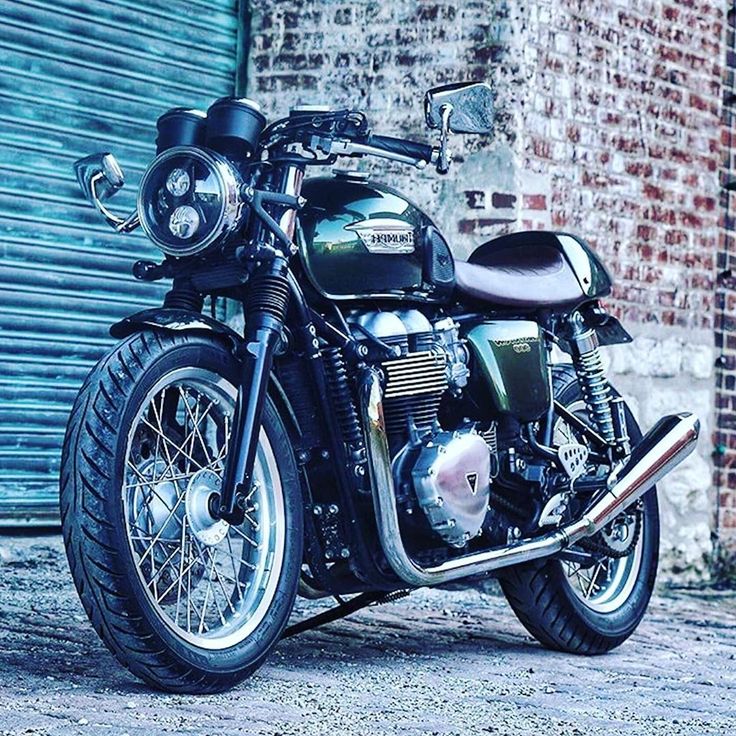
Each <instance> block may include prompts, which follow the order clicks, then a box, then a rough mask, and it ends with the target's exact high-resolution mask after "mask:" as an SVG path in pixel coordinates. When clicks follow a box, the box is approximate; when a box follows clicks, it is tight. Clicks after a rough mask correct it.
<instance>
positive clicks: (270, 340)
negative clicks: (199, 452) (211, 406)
mask: <svg viewBox="0 0 736 736" xmlns="http://www.w3.org/2000/svg"><path fill="white" fill-rule="evenodd" d="M287 269H288V263H287V261H286V259H285V258H283V257H281V256H278V257H276V258H274V259H273V260H272V261H269V262H268V263H266V264H264V265H262V266H261V267H260V268H259V270H258V271H257V272H256V273H255V274H254V275H253V277H252V278H251V283H250V289H249V292H248V300H247V302H246V305H245V313H246V323H245V341H244V344H243V347H242V348H241V353H242V354H241V355H240V356H239V357H240V358H241V361H242V369H241V379H240V386H239V389H238V398H237V401H236V404H235V414H234V416H233V429H232V435H231V438H230V450H229V452H228V454H227V459H226V462H225V473H224V478H223V484H222V495H221V496H220V505H219V509H217V510H216V514H215V515H216V516H218V517H219V518H221V519H225V520H226V521H228V522H230V523H231V524H235V525H240V524H242V522H243V518H244V511H245V509H246V506H247V502H248V497H249V495H250V491H251V490H252V488H253V468H254V465H255V458H256V453H257V451H258V439H259V434H260V431H261V421H262V417H263V407H264V405H265V403H266V395H267V392H268V382H269V380H270V376H271V368H272V366H273V358H274V354H275V352H276V349H277V348H278V346H279V343H280V341H281V333H282V330H283V326H284V318H285V317H286V309H287V307H288V304H289V282H288V279H287Z"/></svg>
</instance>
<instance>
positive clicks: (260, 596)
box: [123, 367, 285, 649]
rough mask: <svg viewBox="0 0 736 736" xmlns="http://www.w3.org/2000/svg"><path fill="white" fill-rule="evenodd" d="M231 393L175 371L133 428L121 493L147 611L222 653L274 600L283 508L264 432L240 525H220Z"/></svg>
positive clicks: (223, 385)
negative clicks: (218, 513) (218, 511)
mask: <svg viewBox="0 0 736 736" xmlns="http://www.w3.org/2000/svg"><path fill="white" fill-rule="evenodd" d="M234 405H235V389H234V387H233V386H232V384H230V383H228V382H227V381H225V380H224V379H223V378H221V377H220V376H218V375H217V374H215V373H212V372H211V371H207V370H204V369H202V368H194V367H186V368H178V369H175V370H173V371H171V372H170V373H168V374H166V375H165V376H163V377H162V378H161V379H160V380H159V381H158V382H157V383H156V385H155V386H154V387H153V388H152V389H151V391H150V392H149V394H148V396H147V397H146V398H145V399H144V401H143V404H142V406H141V409H140V411H139V412H138V415H137V416H136V418H135V419H134V421H133V424H132V426H131V437H130V441H129V443H128V450H127V455H126V470H127V477H126V483H125V488H124V491H123V503H124V507H125V520H126V529H127V533H128V540H129V542H130V548H131V553H132V554H133V559H134V560H135V565H136V567H137V569H138V574H139V576H140V579H141V582H142V584H143V586H144V589H145V590H146V592H147V594H148V595H149V596H150V598H151V603H152V605H153V606H154V607H155V608H156V609H157V611H158V612H159V614H160V615H161V618H162V620H164V621H166V623H168V624H169V625H170V626H171V627H172V628H173V629H174V630H175V632H176V633H178V634H179V635H180V636H182V637H183V638H184V639H186V640H188V641H191V642H192V643H193V644H196V645H197V646H200V647H204V648H208V649H220V648H224V647H228V646H232V645H233V644H237V643H239V642H240V641H242V640H243V639H244V638H245V637H247V636H248V634H249V633H250V632H251V631H252V630H253V629H254V628H255V627H256V626H257V625H258V623H259V622H260V621H261V620H262V618H263V616H264V614H265V612H266V611H267V610H268V604H269V602H270V600H271V598H272V597H273V591H274V589H275V587H276V583H277V581H278V571H279V569H280V567H281V564H282V562H283V553H284V535H285V524H284V504H283V493H282V489H281V480H280V477H279V472H278V468H277V467H276V460H275V457H274V453H273V449H272V448H271V445H270V442H269V440H268V437H267V436H266V434H265V432H263V433H262V436H261V442H260V447H259V452H258V456H257V458H256V467H255V474H254V478H255V485H254V487H253V490H251V492H250V494H249V496H248V498H247V504H248V505H247V507H246V509H245V520H244V522H243V524H242V525H240V526H239V527H238V526H231V525H229V524H228V523H227V522H225V521H222V520H218V519H217V518H216V517H214V516H213V514H212V511H213V509H216V508H217V507H218V505H219V504H218V502H219V499H220V487H221V483H222V473H223V470H224V460H225V457H226V455H227V450H228V440H229V437H230V421H231V418H232V412H233V408H234Z"/></svg>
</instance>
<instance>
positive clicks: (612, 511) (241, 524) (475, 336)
mask: <svg viewBox="0 0 736 736" xmlns="http://www.w3.org/2000/svg"><path fill="white" fill-rule="evenodd" d="M492 101H493V100H492V92H491V89H490V88H489V87H488V86H487V85H485V84H477V83H472V84H456V85H450V86H445V87H440V88H436V89H433V90H430V91H429V92H428V93H427V95H426V98H425V113H426V120H427V124H428V125H429V127H430V128H433V129H437V130H438V131H439V145H438V146H436V147H432V146H429V145H424V144H421V143H416V142H413V141H407V140H401V139H397V138H390V137H385V136H381V135H376V134H374V133H372V132H371V129H370V127H369V125H368V121H367V119H366V116H365V115H364V114H363V113H362V112H359V111H355V110H331V109H327V108H322V107H301V108H298V109H294V110H292V111H291V112H290V114H289V116H288V117H286V118H284V119H281V120H277V121H276V122H274V123H271V124H270V125H267V121H266V119H265V117H264V115H263V114H262V113H261V112H260V109H259V107H258V105H256V104H255V103H254V102H252V101H250V100H247V99H237V98H225V99H221V100H218V101H217V102H215V103H214V104H213V105H212V106H211V107H210V108H209V110H208V111H207V113H206V114H205V113H202V112H199V111H196V110H187V109H182V108H176V109H174V110H171V111H169V112H167V113H166V114H164V115H163V116H162V117H161V118H160V119H159V120H158V123H157V128H158V138H157V157H156V158H155V159H154V160H153V162H152V163H151V165H150V166H149V167H148V169H147V171H146V172H145V175H144V177H143V179H142V182H141V185H140V190H139V193H138V206H137V211H136V212H135V213H133V214H131V215H130V216H128V217H119V216H118V215H116V214H115V213H113V212H112V211H110V210H109V209H108V207H107V205H106V204H105V201H106V200H107V199H108V198H109V197H110V196H111V195H113V194H114V193H115V192H116V191H117V190H118V189H120V187H122V186H123V174H122V171H121V169H120V167H119V166H118V164H117V162H116V160H115V158H114V157H113V156H112V155H111V154H109V153H106V154H98V155H94V156H90V157H87V158H85V159H82V160H81V161H78V162H77V163H76V164H75V168H76V172H77V177H78V179H79V182H80V185H81V186H82V189H83V190H84V193H85V195H86V196H87V198H88V199H89V200H90V201H91V202H92V203H93V204H94V205H95V206H96V207H97V209H98V210H99V211H100V213H101V214H102V216H103V217H104V218H105V219H106V220H107V221H108V222H109V223H110V224H111V225H112V226H113V227H114V228H115V229H116V230H118V231H119V232H129V231H131V230H133V229H134V228H137V227H139V226H140V227H142V228H143V230H144V231H145V233H146V235H147V236H148V237H149V238H150V239H151V240H152V241H153V243H154V244H155V245H156V246H158V248H160V249H161V251H163V253H164V254H165V256H164V258H163V260H162V262H160V263H154V262H148V261H138V262H137V263H136V264H135V265H134V267H133V273H134V275H135V276H136V278H138V279H141V280H143V281H157V280H159V279H170V280H171V289H170V291H169V292H168V293H167V294H166V297H165V299H164V304H163V306H162V307H161V308H160V309H149V310H146V311H142V312H139V313H137V314H134V315H132V316H130V317H128V318H127V319H124V320H123V321H121V322H119V323H117V324H115V325H114V326H113V327H112V328H111V334H112V335H113V336H114V337H115V338H118V339H119V343H118V344H117V345H116V346H115V348H114V349H113V350H112V351H111V352H109V353H108V354H107V355H105V356H104V357H103V358H102V359H101V360H100V362H99V363H98V364H97V366H96V367H95V368H94V369H93V371H92V372H91V374H90V375H89V377H88V378H87V380H86V382H85V383H84V385H83V387H82V389H81V391H80V393H79V396H78V398H77V401H76V404H75V406H74V409H73V411H72V414H71V418H70V420H69V427H68V430H67V434H66V439H65V442H64V451H63V459H62V472H61V513H62V520H63V530H64V539H65V543H66V549H67V553H68V557H69V562H70V565H71V569H72V573H73V575H74V580H75V583H76V586H77V589H78V591H79V595H80V597H81V599H82V603H83V604H84V607H85V609H86V611H87V614H88V616H89V618H90V620H91V622H92V624H93V625H94V627H95V629H96V630H97V632H98V634H99V635H100V636H101V637H102V639H103V640H104V642H105V643H106V644H107V646H108V647H109V648H110V649H111V650H112V652H113V653H114V654H115V656H116V657H117V658H118V659H119V660H120V662H121V663H122V664H123V665H125V666H126V667H128V668H129V669H130V670H131V671H132V672H133V673H135V674H136V675H137V676H139V677H141V678H142V679H143V680H145V681H146V682H148V683H150V684H152V685H155V686H158V687H161V688H165V689H167V690H171V691H179V692H213V691H218V690H222V689H224V688H227V687H230V686H232V685H234V684H235V683H237V682H238V681H240V680H242V679H243V678H245V677H247V676H248V675H250V674H251V673H252V672H253V671H254V670H255V669H256V668H257V667H258V666H259V665H260V664H261V663H262V662H263V661H264V659H265V658H266V656H267V655H268V653H269V652H270V651H271V649H272V648H273V646H274V645H275V644H276V643H277V642H278V641H279V639H280V638H281V637H282V636H283V635H284V634H285V633H286V634H291V633H295V632H297V631H300V630H303V629H304V628H306V627H308V626H310V625H315V624H318V623H321V622H323V621H325V620H332V619H334V618H336V617H337V616H339V615H342V614H345V613H348V612H350V611H352V610H356V609H357V608H358V607H360V606H362V605H367V604H369V603H376V602H380V601H386V600H391V599H392V598H393V597H395V595H396V594H397V592H399V591H401V592H406V591H409V590H412V589H415V588H420V587H423V586H441V585H443V584H447V583H450V582H453V583H454V584H455V585H457V584H459V583H461V584H465V585H467V586H473V585H477V584H478V581H479V580H481V579H482V578H484V577H487V576H496V577H498V578H499V580H500V583H501V586H502V588H503V591H504V593H505V594H506V596H507V598H508V601H509V603H510V605H511V607H512V608H513V609H514V611H515V613H516V614H517V616H518V617H519V619H520V620H521V622H522V623H523V624H524V626H525V627H526V628H527V629H528V630H529V632H531V634H532V635H533V636H534V637H536V638H537V639H538V640H539V641H540V642H541V643H542V644H543V645H545V646H547V647H551V648H554V649H558V650H563V651H566V652H574V653H581V654H598V653H601V652H605V651H607V650H609V649H611V648H613V647H615V646H617V645H618V644H620V643H621V642H623V641H624V640H625V639H626V638H627V637H628V636H629V635H630V634H631V633H632V632H633V631H634V629H635V628H636V627H637V625H638V624H639V622H640V620H641V619H642V616H643V615H644V611H645V609H646V606H647V603H648V601H649V597H650V594H651V592H652V587H653V584H654V579H655V574H656V569H657V559H658V558H657V554H658V541H659V521H658V511H657V498H656V491H655V488H654V484H655V483H656V482H657V480H658V479H660V478H661V477H662V476H663V475H665V474H666V473H667V472H668V471H670V470H671V469H672V468H673V467H674V466H675V465H676V464H677V463H679V462H680V461H681V460H682V459H683V458H684V457H685V456H686V455H688V454H689V453H690V451H691V450H692V449H693V447H694V445H695V442H696V440H697V436H698V431H699V425H698V421H697V419H696V418H695V417H694V416H693V415H691V414H678V415H672V416H667V417H664V418H663V419H661V420H660V421H659V422H658V423H657V424H656V426H655V427H654V428H652V429H651V431H650V432H649V433H648V434H646V435H645V436H643V437H642V434H641V432H640V430H639V428H638V426H637V425H636V422H635V420H634V418H633V416H632V414H631V412H630V411H629V410H628V408H627V406H626V404H625V402H624V401H623V399H622V398H621V397H620V396H619V395H618V394H617V393H616V392H615V391H614V389H613V388H612V387H611V386H610V385H609V383H608V382H607V380H606V376H605V374H604V370H603V366H602V362H601V353H600V350H599V346H601V345H611V344H614V343H622V342H628V341H629V340H630V339H631V338H630V336H629V335H628V333H627V332H626V331H625V330H624V328H623V327H622V326H621V325H620V324H619V322H618V321H617V320H616V319H615V318H614V317H613V316H611V315H610V314H608V313H607V312H606V311H605V309H604V308H603V307H602V306H601V304H600V301H599V300H600V299H601V298H602V297H605V296H606V295H607V294H609V292H610V290H611V278H610V276H609V274H608V273H607V271H606V269H605V267H604V266H603V265H602V264H601V262H600V261H599V259H598V258H597V257H596V255H595V254H594V253H593V251H592V250H591V249H590V248H589V247H588V246H587V245H586V243H585V242H584V241H583V240H581V239H580V238H578V237H577V236H574V235H570V234H566V233H556V232H519V233H514V234H512V235H507V236H503V237H499V238H496V239H494V240H491V241H489V242H487V243H484V244H482V245H480V246H479V247H478V248H477V249H476V250H475V252H473V254H472V255H471V256H470V258H469V259H468V261H467V262H460V261H456V260H454V259H453V257H452V254H451V250H450V247H449V246H448V243H447V241H446V240H445V239H444V238H443V236H442V234H441V233H440V232H439V230H438V229H437V227H436V226H435V225H434V224H433V222H432V220H431V219H430V218H429V217H428V216H427V215H426V214H425V213H424V212H422V211H421V210H420V209H419V208H417V207H416V206H415V205H413V204H412V203H411V202H410V201H409V200H408V199H407V198H406V197H404V196H403V195H402V194H400V193H399V192H397V191H395V190H393V189H391V188H390V187H387V186H384V185H382V184H380V183H377V182H375V181H373V180H371V179H370V178H369V177H368V176H367V175H366V174H365V173H363V172H360V171H354V170H335V171H334V172H333V173H331V174H329V175H327V176H318V177H314V178H306V179H305V172H307V171H312V170H314V169H315V167H331V166H333V165H334V164H336V163H338V162H340V161H343V160H345V159H350V158H353V159H355V158H361V157H365V156H379V157H383V158H386V159H390V160H392V161H397V162H402V163H405V164H409V165H411V166H415V167H417V168H423V167H425V166H428V165H434V166H436V168H437V170H438V171H439V172H440V173H444V172H446V171H447V169H448V166H449V164H450V156H449V154H448V136H449V134H450V133H489V132H490V131H491V111H492ZM222 298H227V299H230V300H235V302H236V303H239V304H242V308H243V314H244V325H245V326H244V329H243V330H242V334H241V333H240V331H236V330H234V329H232V328H231V327H230V326H228V324H226V323H224V322H223V321H220V320H218V319H215V318H214V315H216V314H217V311H216V309H215V307H216V306H217V305H216V302H217V300H218V299H222ZM205 299H207V300H208V306H209V307H211V308H212V311H211V315H212V316H208V315H207V314H205V313H203V308H204V301H205ZM229 303H231V304H232V302H229ZM207 311H208V310H207ZM565 354H566V356H568V359H567V361H566V362H565V361H564V360H562V361H561V360H559V359H553V358H554V356H563V357H564V355H565ZM297 593H299V594H301V595H304V596H307V597H311V598H319V597H328V596H334V597H336V598H338V600H339V601H340V602H341V605H340V606H339V607H338V608H337V609H332V610H331V611H329V612H327V613H326V614H323V615H321V616H317V617H316V619H314V620H309V621H307V622H302V623H300V624H296V625H295V626H292V627H291V628H289V629H286V630H285V627H286V624H287V620H288V619H289V616H290V614H291V611H292V607H293V604H294V600H295V596H296V595H297ZM342 596H353V597H348V598H347V599H344V598H342ZM418 625H419V624H418Z"/></svg>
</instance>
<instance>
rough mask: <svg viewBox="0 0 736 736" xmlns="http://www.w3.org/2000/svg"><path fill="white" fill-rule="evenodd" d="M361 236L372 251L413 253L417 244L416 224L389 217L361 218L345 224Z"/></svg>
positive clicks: (362, 240)
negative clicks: (358, 220) (415, 236)
mask: <svg viewBox="0 0 736 736" xmlns="http://www.w3.org/2000/svg"><path fill="white" fill-rule="evenodd" d="M345 229H346V230H352V231H353V232H355V233H356V234H357V236H358V237H359V238H360V240H361V242H362V243H363V245H365V247H366V248H367V249H368V251H369V252H370V253H384V254H385V253H389V254H399V253H413V252H414V248H415V246H416V242H415V238H414V226H413V225H411V224H410V223H408V222H404V221H403V220H392V219H390V218H387V217H380V218H375V219H372V220H361V221H360V222H354V223H352V224H351V225H346V226H345Z"/></svg>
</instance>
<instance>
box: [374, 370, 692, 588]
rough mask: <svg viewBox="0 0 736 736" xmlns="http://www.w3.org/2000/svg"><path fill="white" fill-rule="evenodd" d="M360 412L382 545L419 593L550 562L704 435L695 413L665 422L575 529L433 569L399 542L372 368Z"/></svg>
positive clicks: (636, 496)
mask: <svg viewBox="0 0 736 736" xmlns="http://www.w3.org/2000/svg"><path fill="white" fill-rule="evenodd" d="M361 410H362V413H363V420H364V422H365V427H366V428H367V432H368V458H369V463H368V465H369V467H370V471H371V480H372V488H373V506H374V509H375V513H376V522H377V525H378V534H379V537H380V540H381V546H382V548H383V552H384V554H385V555H386V559H387V560H388V562H389V564H390V565H391V568H392V569H393V571H394V572H395V573H396V575H397V576H398V577H399V578H400V579H401V580H402V581H404V582H405V583H407V584H408V585H411V586H412V587H417V588H420V587H424V586H430V585H439V584H441V583H446V582H449V581H450V580H457V579H458V578H464V577H468V576H470V575H477V574H480V573H485V572H489V571H491V570H497V569H499V568H502V567H508V566H509V565H516V564H519V563H521V562H527V561H529V560H535V559H538V558H540V557H548V556H549V555H552V554H555V553H556V552H559V551H560V550H562V549H564V548H565V547H568V546H570V545H571V544H574V543H575V542H577V541H578V540H580V539H582V538H583V537H589V536H591V535H592V534H595V533H596V532H597V531H599V530H600V529H602V528H603V527H604V526H605V525H606V524H608V522H609V521H611V520H613V519H614V518H615V517H616V516H618V514H619V513H621V511H623V510H624V509H625V508H627V507H628V506H630V505H631V504H633V503H634V502H635V501H637V500H638V499H639V498H641V497H642V496H643V495H644V494H645V493H646V492H647V491H648V490H649V489H650V488H651V487H652V486H653V485H654V484H655V483H657V481H659V480H660V479H661V478H663V477H664V476H665V475H666V474H667V473H669V472H670V471H671V470H672V469H673V468H674V467H675V466H677V465H678V464H679V463H680V462H682V461H683V460H684V459H685V458H686V457H687V456H688V455H689V454H690V453H691V452H692V451H693V448H694V447H695V443H696V442H697V439H698V433H699V431H700V422H699V421H698V419H697V417H696V416H695V415H693V414H673V415H671V416H666V417H663V418H662V419H660V420H659V422H657V424H656V425H655V426H654V427H652V429H651V430H650V431H649V432H647V434H646V435H645V436H644V437H643V438H642V440H641V442H640V443H639V444H638V445H637V446H636V448H635V449H634V451H633V452H632V453H631V456H630V457H629V459H628V460H627V461H626V464H625V465H624V466H623V467H622V468H621V469H620V470H619V472H617V473H614V474H613V476H612V482H609V488H608V489H607V490H606V491H604V492H603V493H602V495H600V496H599V497H598V498H596V500H595V501H594V502H593V503H592V505H591V506H590V507H589V508H588V510H587V511H586V512H585V513H584V514H583V515H582V517H580V518H579V519H577V520H575V521H574V522H572V523H571V524H569V525H567V526H565V527H561V528H560V529H556V530H555V531H553V532H550V533H548V534H545V535H543V536H540V537H534V538H528V539H520V540H518V541H516V542H514V543H513V544H511V545H508V546H505V547H494V548H493V549H489V550H485V551H483V552H475V553H473V554H469V555H464V556H462V557H455V558H453V559H451V560H447V561H446V562H443V563H442V564H440V565H435V566H433V567H422V566H420V565H419V564H417V563H416V562H415V561H414V560H413V559H412V558H411V557H410V556H409V554H408V553H407V551H406V548H405V547H404V543H403V541H402V538H401V529H400V527H399V515H398V511H397V508H396V495H395V493H394V482H393V475H392V472H391V457H390V455H389V449H388V438H387V436H386V429H385V425H384V420H383V404H382V391H381V382H380V377H379V374H378V372H377V371H375V370H374V369H368V370H367V371H366V374H365V377H364V380H363V383H362V387H361Z"/></svg>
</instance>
